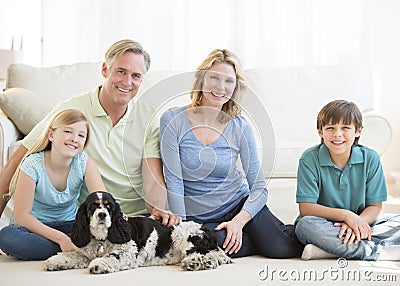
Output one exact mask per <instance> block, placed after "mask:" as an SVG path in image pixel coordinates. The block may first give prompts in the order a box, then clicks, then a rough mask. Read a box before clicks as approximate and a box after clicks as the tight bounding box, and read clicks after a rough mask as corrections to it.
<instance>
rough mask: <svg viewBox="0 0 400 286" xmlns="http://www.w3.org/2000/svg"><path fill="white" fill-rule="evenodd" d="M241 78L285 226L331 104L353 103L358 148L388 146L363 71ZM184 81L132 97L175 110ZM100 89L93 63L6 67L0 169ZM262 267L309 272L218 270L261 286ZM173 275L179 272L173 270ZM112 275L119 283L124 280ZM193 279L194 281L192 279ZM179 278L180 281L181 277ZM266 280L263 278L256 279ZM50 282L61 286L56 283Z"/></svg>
mask: <svg viewBox="0 0 400 286" xmlns="http://www.w3.org/2000/svg"><path fill="white" fill-rule="evenodd" d="M245 75H246V77H247V79H248V84H249V89H248V91H247V92H246V93H245V94H244V96H243V97H242V101H241V102H242V106H243V111H244V114H245V115H246V116H248V118H249V119H250V120H251V122H253V126H254V130H255V132H256V135H257V138H258V143H259V151H260V156H261V157H262V160H263V169H264V172H265V176H266V178H267V179H268V188H269V201H268V205H269V207H270V208H271V209H272V211H273V212H274V213H275V215H276V216H278V217H279V218H281V219H282V220H283V221H285V222H293V221H294V219H295V218H296V216H297V212H298V210H297V205H296V203H295V189H296V169H297V162H298V158H299V156H300V154H301V153H302V152H303V151H304V149H305V148H307V147H309V146H312V145H314V144H318V143H319V137H318V136H317V131H316V120H315V119H316V116H317V113H318V111H319V110H320V109H321V108H322V106H323V105H324V104H326V103H327V102H329V101H331V100H333V99H347V100H351V101H354V102H356V103H357V104H358V106H359V107H360V109H361V110H362V111H363V113H364V126H365V128H364V131H363V134H362V137H361V140H360V143H362V144H365V145H368V146H370V147H372V148H375V149H376V150H377V151H378V152H380V153H382V152H384V151H385V150H386V148H387V147H388V146H389V144H390V138H391V129H390V125H389V123H388V122H387V121H386V120H385V118H383V117H382V116H380V115H379V114H377V111H378V110H379V108H378V107H379V106H377V98H375V94H374V88H373V80H372V75H371V72H370V70H369V68H368V67H367V66H324V67H298V68H281V69H271V70H263V69H248V70H246V71H245ZM192 77H193V73H192V72H170V71H150V72H149V73H148V74H147V75H146V76H145V77H144V81H143V83H142V86H141V91H140V95H139V96H140V97H141V100H145V101H146V102H148V103H149V104H151V105H153V106H154V107H155V108H156V109H157V115H159V114H160V113H161V112H162V111H163V110H165V109H166V108H168V107H170V106H173V105H182V104H185V103H186V102H188V101H189V95H188V91H189V90H190V87H191V81H192ZM101 82H102V78H101V72H100V64H99V63H79V64H74V65H68V66H58V67H49V68H34V67H30V66H26V65H22V64H15V65H12V66H10V68H9V69H8V78H7V83H6V90H5V91H4V92H3V93H1V94H0V107H1V108H2V110H3V112H4V113H5V115H6V116H8V118H6V117H0V167H1V166H3V164H4V163H5V162H6V161H7V159H8V157H9V155H10V154H11V153H12V152H13V148H14V147H15V141H17V140H18V139H20V138H22V137H23V136H24V134H26V133H27V132H29V130H30V128H32V126H34V124H35V122H36V121H37V120H39V119H40V118H41V117H43V116H44V115H45V113H46V112H47V111H48V110H49V109H50V108H51V107H52V106H54V104H55V103H56V102H58V101H60V100H63V99H65V98H67V97H70V96H73V95H75V94H78V93H81V92H84V91H86V90H90V89H93V88H94V87H95V86H96V85H97V84H100V83H101ZM10 213H11V204H9V205H8V207H7V209H6V211H5V213H4V214H3V216H2V221H1V224H0V228H1V227H2V226H4V224H5V223H6V222H7V220H8V217H9V215H10ZM7 259H9V258H6V257H4V256H1V255H0V261H6V262H9V263H7V264H4V265H7V267H8V268H7V269H9V270H10V271H11V270H12V269H13V267H16V266H20V265H19V264H17V263H16V262H15V261H10V260H7ZM265 261H268V263H271V264H272V265H275V266H274V267H275V268H274V269H275V270H277V268H279V267H283V268H284V269H285V267H286V270H288V267H297V268H298V269H302V268H307V267H310V266H309V264H308V266H307V263H310V262H302V263H306V265H304V264H301V265H302V266H299V264H297V263H299V262H300V261H299V260H298V259H293V260H265V259H261V258H259V257H251V258H243V259H239V260H237V263H239V264H240V262H242V263H245V264H246V265H247V268H246V267H244V268H243V265H242V266H239V268H235V267H237V266H236V265H237V263H236V262H235V265H234V266H223V267H221V271H223V268H225V267H226V268H225V269H230V270H229V271H231V272H230V274H229V275H234V276H232V277H236V276H235V275H238V273H245V275H249V279H246V280H243V277H236V279H235V278H233V279H228V278H226V279H228V280H229V281H231V284H232V285H239V284H242V283H246V282H249V281H250V284H249V285H256V284H252V283H251V281H253V280H255V282H257V283H259V282H260V281H261V282H263V280H262V279H260V277H257V273H258V272H257V270H259V269H261V268H262V269H265V268H263V267H264V266H265V263H266V262H265ZM276 261H279V264H274V263H275V262H276ZM10 263H11V264H10ZM262 263H264V264H262ZM285 263H288V264H285ZM293 263H294V264H293ZM314 263H317V264H314V266H313V267H316V268H317V269H322V268H323V267H325V266H327V265H328V266H329V265H330V266H332V267H336V264H335V261H334V260H333V261H330V262H329V263H330V264H326V263H328V262H327V261H325V262H314ZM318 263H320V264H318ZM324 263H325V264H324ZM24 265H25V268H26V269H25V270H22V271H28V272H32V270H31V268H30V267H31V266H32V267H34V269H38V268H39V266H38V264H36V263H34V262H32V263H31V264H28V265H29V267H27V266H26V265H27V264H24ZM285 265H286V266H285ZM351 265H352V266H353V267H356V268H357V269H360V267H361V266H360V265H358V264H354V263H353V264H351ZM35 267H36V268H35ZM249 267H250V268H249ZM299 267H300V268H299ZM0 268H1V269H0V271H3V270H2V269H3V265H2V266H1V267H0ZM27 269H29V270H27ZM161 269H164V270H165V269H169V268H161ZM173 269H174V271H175V272H177V271H178V272H179V270H178V269H177V268H173ZM235 269H238V270H239V272H237V270H235ZM164 270H160V271H164ZM135 271H139V270H135ZM148 271H151V270H140V271H139V272H138V273H141V274H137V275H142V276H140V277H141V278H143V279H146V275H148V274H146V273H148ZM166 271H167V270H166ZM218 271H219V270H218ZM227 271H228V270H227ZM240 271H243V272H240ZM34 272H35V271H34ZM167 272H168V271H167ZM149 273H151V272H149ZM210 273H211V272H210ZM35 275H36V276H37V277H36V276H35ZM35 275H34V276H35V277H36V278H37V279H38V281H41V280H40V279H41V278H40V277H41V276H40V275H39V274H38V273H36V272H35ZM118 275H119V276H118V277H122V278H123V277H125V276H124V275H126V274H118ZM150 275H151V274H150ZM173 275H177V273H175V274H173ZM185 275H187V274H185ZM193 275H195V276H196V277H198V275H200V274H198V273H197V274H193ZM147 277H148V276H147ZM172 277H174V276H170V278H171V279H175V278H177V277H175V278H172ZM185 277H186V279H187V278H188V276H185ZM193 277H194V276H193ZM202 277H203V278H201V279H200V280H196V279H194V280H192V279H191V281H192V282H191V283H192V285H197V284H198V285H200V284H201V285H204V282H205V281H209V282H208V283H211V284H214V283H213V282H212V280H207V279H213V278H212V277H218V276H215V275H214V276H213V275H207V276H202ZM206 277H207V278H206ZM122 278H121V279H122ZM148 278H149V277H148ZM85 279H86V278H85ZM153 279H156V277H153ZM179 279H180V278H178V280H179ZM269 279H271V277H268V278H267V279H264V280H267V281H268V280H269ZM156 280H157V279H156ZM167 280H168V279H167ZM167 280H165V279H161V280H160V283H163V285H165V284H168V283H166V281H167ZM79 281H81V282H82V281H83V280H79ZM97 281H99V280H97ZM104 281H105V280H104ZM104 281H103V282H104ZM244 281H246V282H244ZM275 281H278V282H279V279H277V278H276V279H275ZM180 282H182V281H177V280H174V283H172V282H171V285H181V284H182V285H183V283H180ZM239 282H240V283H239ZM325 282H327V281H325ZM328 282H329V281H328ZM57 283H58V284H59V283H61V284H63V282H62V280H59V281H58V282H57ZM77 283H78V282H77ZM193 283H194V284H193ZM65 284H66V283H65ZM105 284H106V283H105V282H104V285H105ZM328 284H329V283H328ZM66 285H67V284H66ZM246 285H247V284H246ZM352 285H354V283H352Z"/></svg>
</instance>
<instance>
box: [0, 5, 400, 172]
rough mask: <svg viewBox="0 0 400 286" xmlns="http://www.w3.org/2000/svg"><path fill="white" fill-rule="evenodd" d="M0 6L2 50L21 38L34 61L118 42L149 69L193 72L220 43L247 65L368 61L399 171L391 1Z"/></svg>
mask: <svg viewBox="0 0 400 286" xmlns="http://www.w3.org/2000/svg"><path fill="white" fill-rule="evenodd" d="M42 4H43V5H44V6H41V5H42ZM0 7H1V9H0V49H1V48H3V49H4V48H8V46H9V44H8V43H9V42H10V40H9V39H10V38H11V35H14V34H15V35H16V36H18V35H20V34H23V33H26V35H24V47H25V51H24V52H25V54H26V58H27V59H26V60H27V63H28V64H32V65H41V64H42V65H54V64H68V63H72V62H76V61H99V60H101V59H102V56H103V53H104V50H105V48H106V47H107V46H108V45H109V44H110V43H112V42H113V41H115V40H116V39H120V38H122V37H130V38H133V39H137V40H139V41H140V42H142V43H143V45H144V46H145V47H146V48H147V49H148V50H149V51H150V53H151V55H152V57H153V62H154V64H153V66H152V68H153V69H171V68H172V69H176V70H188V69H193V68H195V67H196V65H197V64H198V63H199V62H200V60H201V59H202V58H203V57H204V56H205V55H206V53H207V52H208V51H210V49H211V48H220V47H227V48H230V49H232V50H233V51H235V52H236V53H237V54H238V55H239V56H240V57H241V58H242V61H243V63H244V65H245V67H247V68H248V67H254V66H256V65H257V64H260V65H263V66H268V67H276V66H278V67H279V66H291V65H314V64H318V65H330V64H359V63H362V64H368V65H370V66H371V67H372V68H373V70H374V72H375V74H376V79H377V81H376V88H377V91H378V94H379V98H378V103H379V106H380V111H381V113H382V114H383V115H384V116H385V117H386V118H387V119H388V120H389V121H390V124H391V125H392V128H393V141H392V145H391V146H390V148H389V150H388V151H387V152H386V153H385V154H384V155H383V156H382V161H383V164H384V168H385V172H386V173H387V175H388V176H389V175H390V172H392V171H400V151H399V150H398V149H399V147H400V110H399V109H400V84H399V83H400V80H399V79H400V78H399V76H400V71H399V67H400V17H399V15H400V1H398V0H203V1H185V0H168V1H166V0H146V1H139V0H129V1H128V0H115V1H108V0H85V1H80V0H57V1H55V0H0ZM254 8H256V11H254ZM42 14H43V15H46V17H45V18H41V15H42ZM22 19H23V20H22ZM72 19H73V20H72ZM10 31H14V32H13V33H14V34H12V33H11V32H10ZM26 31H29V33H27V32H26ZM42 40H43V41H44V42H43V47H44V49H43V51H44V53H45V54H44V55H43V57H42V54H41V52H42V50H41V49H40V43H42ZM27 47H29V48H27Z"/></svg>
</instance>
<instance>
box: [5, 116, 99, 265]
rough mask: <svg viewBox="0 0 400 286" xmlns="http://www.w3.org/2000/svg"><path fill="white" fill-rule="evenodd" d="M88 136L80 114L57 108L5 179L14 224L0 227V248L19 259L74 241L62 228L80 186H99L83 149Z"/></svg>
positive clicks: (41, 254)
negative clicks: (38, 136) (9, 178)
mask: <svg viewBox="0 0 400 286" xmlns="http://www.w3.org/2000/svg"><path fill="white" fill-rule="evenodd" d="M88 140H89V125H88V122H87V118H86V117H85V115H84V114H83V113H82V112H81V111H79V110H75V109H66V110H63V111H61V112H59V113H57V114H56V115H55V116H54V117H53V118H52V119H51V120H50V123H49V125H48V127H47V128H46V129H45V131H44V132H43V133H42V136H41V137H40V138H39V140H38V141H37V143H36V144H35V145H34V146H33V147H32V148H31V149H30V150H28V152H27V153H26V155H25V157H24V159H23V160H22V161H21V164H20V167H19V168H18V169H17V172H15V174H14V177H13V179H12V180H11V184H10V192H9V195H10V196H13V197H14V214H13V220H14V224H11V225H9V226H7V227H5V228H3V229H2V230H1V231H0V249H2V250H3V251H4V252H5V253H7V254H8V255H11V256H14V257H16V258H19V259H22V260H44V259H47V258H48V257H50V256H52V255H54V254H56V253H57V252H60V251H72V250H74V249H75V246H74V245H73V243H72V242H71V239H70V238H69V236H68V233H69V232H70V230H71V227H72V223H73V221H74V219H75V215H76V212H77V208H78V206H77V199H78V197H79V194H80V189H81V186H82V185H83V184H84V183H86V186H87V188H88V190H89V192H93V191H98V190H104V191H105V187H104V184H103V181H102V179H101V177H100V173H99V171H98V169H97V167H96V165H95V163H94V161H93V160H92V159H91V158H89V157H88V155H87V154H86V152H84V151H83V149H84V148H85V147H86V145H87V143H88Z"/></svg>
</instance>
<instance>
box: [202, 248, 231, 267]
mask: <svg viewBox="0 0 400 286" xmlns="http://www.w3.org/2000/svg"><path fill="white" fill-rule="evenodd" d="M206 255H210V256H214V257H215V258H216V259H217V260H218V264H220V265H221V264H229V263H232V259H231V258H230V257H229V256H228V255H227V254H226V253H225V251H223V250H222V249H221V248H219V247H218V250H213V251H210V252H209V253H207V254H206Z"/></svg>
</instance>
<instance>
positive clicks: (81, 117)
mask: <svg viewBox="0 0 400 286" xmlns="http://www.w3.org/2000/svg"><path fill="white" fill-rule="evenodd" d="M81 121H84V122H86V129H87V133H86V141H85V144H84V148H86V146H87V144H88V142H89V123H88V120H87V118H86V116H85V114H83V112H82V111H80V110H77V109H65V110H62V111H60V112H58V113H57V114H55V115H54V116H53V117H52V118H51V119H50V122H49V123H48V124H47V126H46V128H45V129H44V130H43V132H42V133H41V135H40V137H39V139H38V140H37V141H36V143H35V144H34V145H33V146H32V148H30V149H29V150H28V151H27V152H26V154H25V155H24V157H23V158H22V160H21V162H20V163H19V165H18V168H17V170H16V171H15V173H14V175H13V177H12V179H11V182H10V190H9V192H8V194H6V195H5V196H6V197H7V198H8V199H9V198H11V197H12V196H13V195H14V193H15V187H16V185H17V181H18V177H19V173H20V166H21V164H22V162H23V161H24V159H25V158H26V157H28V156H29V155H31V154H33V153H36V152H40V151H46V150H50V149H51V141H50V140H49V135H48V133H49V131H50V130H53V131H55V130H56V129H57V128H60V127H63V126H67V125H71V124H74V123H77V122H81Z"/></svg>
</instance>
